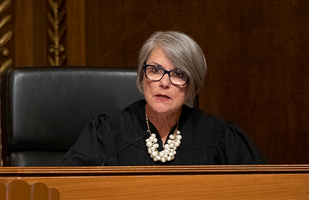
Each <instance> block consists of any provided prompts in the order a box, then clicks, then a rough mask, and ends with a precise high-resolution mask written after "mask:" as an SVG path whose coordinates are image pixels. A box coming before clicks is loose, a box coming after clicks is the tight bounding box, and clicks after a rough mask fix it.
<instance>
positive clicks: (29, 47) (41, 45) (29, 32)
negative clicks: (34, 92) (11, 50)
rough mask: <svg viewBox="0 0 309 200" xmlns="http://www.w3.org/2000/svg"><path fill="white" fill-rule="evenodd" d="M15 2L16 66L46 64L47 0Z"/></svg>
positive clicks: (18, 0)
mask: <svg viewBox="0 0 309 200" xmlns="http://www.w3.org/2000/svg"><path fill="white" fill-rule="evenodd" d="M14 3H15V15H14V18H15V21H14V41H15V64H14V66H15V67H25V66H46V64H47V42H46V41H47V38H46V35H47V32H46V30H47V29H46V26H47V23H46V1H42V0H27V1H24V0H16V1H14Z"/></svg>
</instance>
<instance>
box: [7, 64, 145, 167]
mask: <svg viewBox="0 0 309 200" xmlns="http://www.w3.org/2000/svg"><path fill="white" fill-rule="evenodd" d="M1 98H2V105H1V109H2V112H1V115H2V117H1V121H2V151H3V152H2V156H3V159H4V165H5V166H6V165H10V166H11V165H13V166H19V164H18V163H22V165H23V166H24V165H26V166H33V165H35V166H38V165H43V164H44V165H49V163H48V162H47V160H46V159H45V158H43V155H42V156H41V158H42V159H39V158H36V157H35V155H36V154H35V152H36V151H38V152H45V153H46V157H49V152H61V151H62V152H67V151H68V149H69V148H70V147H71V146H72V145H73V144H74V143H75V142H76V141H77V139H78V137H79V135H80V133H81V132H82V130H83V127H84V126H85V124H87V123H88V122H89V120H90V119H91V118H93V117H95V116H97V115H99V114H100V113H111V112H115V111H117V110H122V109H124V108H125V107H126V106H128V105H130V104H131V103H132V102H134V101H136V100H139V99H142V98H143V95H142V94H141V93H140V92H139V91H138V89H137V86H136V72H135V70H122V69H118V70H117V69H106V68H104V69H103V68H74V67H73V68H57V67H54V68H38V67H35V68H17V69H13V70H11V71H9V73H8V74H7V75H6V76H5V77H4V80H3V85H2V93H1ZM23 152H32V153H30V154H25V153H23ZM18 154H20V156H18ZM39 157H40V156H39ZM17 158H20V159H19V160H23V162H18V161H17V160H16V161H14V159H17ZM21 158H22V159H21ZM53 158H55V157H50V165H52V166H53V165H55V164H54V163H55V161H54V160H53ZM55 159H56V158H55ZM57 159H58V160H57V162H56V163H58V162H59V158H57ZM27 160H28V161H27ZM33 160H37V161H36V162H37V163H34V162H33ZM6 161H9V162H6ZM27 162H28V163H29V165H28V164H27Z"/></svg>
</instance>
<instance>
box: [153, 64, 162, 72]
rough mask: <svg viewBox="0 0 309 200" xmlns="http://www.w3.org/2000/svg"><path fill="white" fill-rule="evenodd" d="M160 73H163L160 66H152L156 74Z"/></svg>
mask: <svg viewBox="0 0 309 200" xmlns="http://www.w3.org/2000/svg"><path fill="white" fill-rule="evenodd" d="M160 71H161V67H160V66H157V65H154V66H152V72H154V73H156V72H160Z"/></svg>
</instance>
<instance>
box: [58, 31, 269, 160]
mask: <svg viewBox="0 0 309 200" xmlns="http://www.w3.org/2000/svg"><path fill="white" fill-rule="evenodd" d="M138 62H139V63H138V73H137V85H138V88H139V89H140V90H141V92H143V93H144V96H145V100H141V101H138V102H135V103H133V104H132V105H130V106H129V107H127V108H126V109H124V110H123V111H121V112H116V113H113V114H111V115H107V114H104V115H102V116H100V117H98V118H96V119H93V120H92V121H91V122H90V123H89V124H88V126H87V127H86V128H85V130H84V131H83V133H82V134H81V136H80V138H79V140H78V141H77V143H76V144H75V145H74V146H73V147H72V148H71V149H70V150H69V152H68V153H67V154H66V155H65V156H64V158H63V159H62V161H61V165H66V166H85V165H102V163H104V165H214V164H263V163H265V161H264V159H263V156H262V155H261V154H260V153H259V151H258V149H257V148H256V147H255V145H254V144H253V143H252V141H251V140H250V138H248V136H247V135H246V134H245V133H243V131H242V130H241V129H240V128H239V127H237V126H236V125H235V124H233V123H231V122H228V121H225V120H223V119H220V118H218V117H215V116H213V115H209V114H206V113H204V112H203V111H201V110H198V109H193V108H189V107H188V106H186V105H185V104H187V103H189V102H190V101H191V100H193V99H194V98H195V96H196V95H197V93H198V92H199V91H200V89H201V87H202V85H203V82H204V77H205V75H206V69H207V67H206V61H205V58H204V55H203V52H202V50H201V49H200V47H199V46H198V45H197V44H196V42H195V41H194V40H193V39H191V38H190V37H189V36H187V35H185V34H183V33H179V32H173V31H170V32H156V33H154V34H153V35H152V36H151V37H150V38H149V39H148V40H147V41H146V42H145V44H144V45H143V47H142V49H141V51H140V55H139V61H138ZM146 131H147V132H148V133H151V136H150V137H149V136H148V138H146V139H145V140H141V139H138V140H137V141H136V142H135V143H134V144H133V145H132V146H130V147H129V148H127V149H126V150H125V151H122V152H120V153H118V154H117V153H116V154H117V155H115V156H112V155H113V154H115V152H118V151H119V150H121V149H124V148H125V147H126V146H127V145H128V144H131V143H132V142H133V141H135V139H137V138H141V137H143V134H144V133H145V132H146Z"/></svg>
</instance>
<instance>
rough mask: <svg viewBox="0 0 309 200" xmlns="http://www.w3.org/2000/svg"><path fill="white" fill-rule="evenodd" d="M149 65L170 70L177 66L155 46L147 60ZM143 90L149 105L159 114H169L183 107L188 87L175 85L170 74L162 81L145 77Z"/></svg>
mask: <svg viewBox="0 0 309 200" xmlns="http://www.w3.org/2000/svg"><path fill="white" fill-rule="evenodd" d="M146 64H147V65H161V66H162V68H163V69H165V70H167V71H170V70H173V69H174V68H175V67H174V66H173V65H172V64H171V63H170V62H169V60H168V59H167V58H166V56H165V54H164V52H163V50H162V49H160V48H157V47H156V48H155V49H154V50H153V51H152V52H151V54H150V56H149V58H148V60H147V62H146ZM143 90H144V96H145V99H146V102H147V105H148V106H149V107H150V108H151V109H152V110H153V111H154V112H156V113H157V114H159V115H169V114H173V113H174V112H176V111H179V109H181V107H182V105H183V104H184V102H185V97H186V92H187V87H186V85H185V86H175V85H173V84H172V83H171V82H170V79H169V76H168V74H165V75H164V76H163V78H162V79H161V80H160V81H151V80H149V79H148V78H146V77H145V74H144V77H143Z"/></svg>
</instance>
